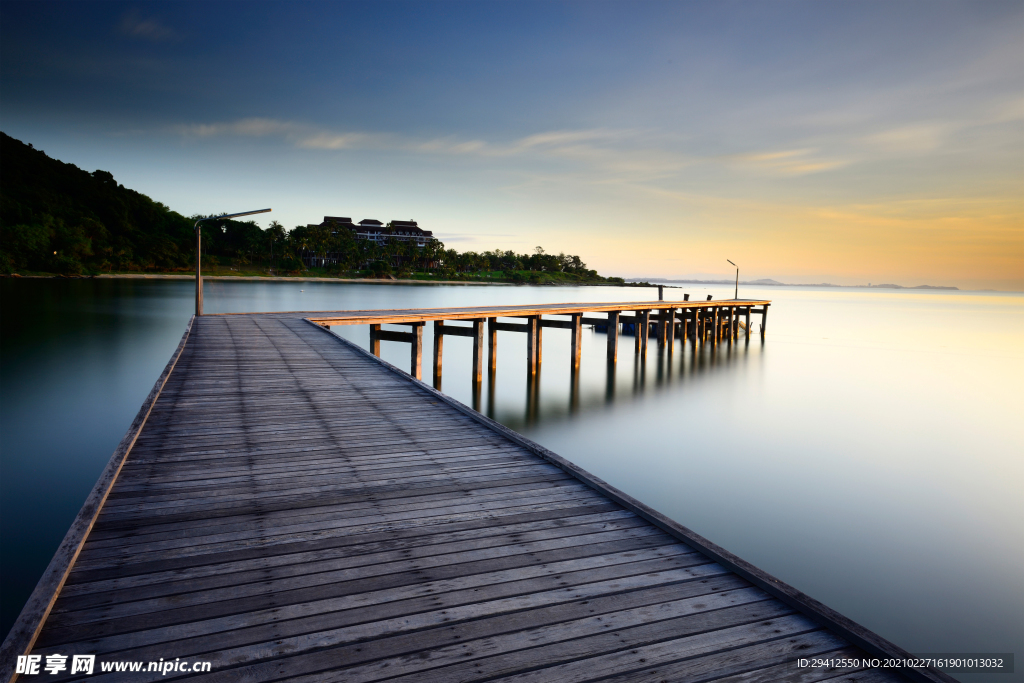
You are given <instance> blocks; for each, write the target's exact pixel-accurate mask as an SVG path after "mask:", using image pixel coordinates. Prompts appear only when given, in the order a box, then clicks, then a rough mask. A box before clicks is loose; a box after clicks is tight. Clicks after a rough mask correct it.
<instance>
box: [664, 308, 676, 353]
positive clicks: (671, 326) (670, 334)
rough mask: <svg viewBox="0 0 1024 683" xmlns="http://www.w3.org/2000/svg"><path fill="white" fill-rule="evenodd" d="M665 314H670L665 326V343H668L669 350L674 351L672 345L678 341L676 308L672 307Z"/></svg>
mask: <svg viewBox="0 0 1024 683" xmlns="http://www.w3.org/2000/svg"><path fill="white" fill-rule="evenodd" d="M665 314H666V315H667V316H668V321H667V322H666V328H665V344H667V345H668V352H669V353H672V346H673V345H675V342H676V309H674V308H670V309H668V311H666V312H665Z"/></svg>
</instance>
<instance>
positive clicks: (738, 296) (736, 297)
mask: <svg viewBox="0 0 1024 683" xmlns="http://www.w3.org/2000/svg"><path fill="white" fill-rule="evenodd" d="M725 260H726V261H729V259H725ZM729 263H732V261H729ZM732 264H733V265H734V266H736V264H735V263H732ZM732 298H733V299H739V298H740V267H739V266H736V293H735V294H733V295H732Z"/></svg>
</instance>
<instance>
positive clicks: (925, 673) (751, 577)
mask: <svg viewBox="0 0 1024 683" xmlns="http://www.w3.org/2000/svg"><path fill="white" fill-rule="evenodd" d="M709 299H710V297H709ZM751 303H761V302H751ZM313 327H314V328H315V326H313ZM315 329H319V328H315ZM335 338H336V339H337V340H338V341H339V343H343V344H345V345H346V346H349V347H350V348H352V349H353V350H354V351H356V352H357V353H364V354H365V353H366V352H364V351H363V350H362V349H360V348H359V347H356V346H354V345H352V344H351V343H350V342H348V341H347V340H344V339H342V338H340V337H337V336H335ZM367 357H370V356H368V355H367ZM370 358H372V357H370ZM376 362H378V363H380V364H381V365H383V366H384V367H389V368H390V367H391V366H390V365H388V364H387V363H385V362H384V361H381V360H376ZM425 389H426V390H427V391H430V389H429V388H425ZM431 393H433V394H434V395H435V397H436V398H437V399H438V400H443V401H445V402H446V403H448V404H449V405H450V406H452V407H453V408H455V409H456V410H459V411H461V412H463V413H464V414H466V415H468V416H470V417H471V418H473V419H474V420H476V421H478V422H480V423H481V424H485V425H487V426H488V427H490V428H491V429H492V430H494V431H495V432H498V433H501V434H504V435H505V436H506V437H508V438H509V439H510V440H512V441H513V442H515V443H518V444H521V445H523V446H524V447H525V448H527V449H529V450H531V451H532V452H534V453H536V454H538V455H540V456H541V457H543V458H545V459H546V460H548V461H549V462H552V463H555V464H557V465H558V466H559V467H561V468H562V469H563V470H564V471H566V472H567V473H569V474H571V475H572V476H575V477H576V478H578V479H580V480H581V481H585V482H587V483H589V484H590V485H591V486H593V487H594V488H595V489H596V490H598V491H601V492H602V493H603V494H604V495H605V496H607V497H608V498H609V499H610V500H613V501H615V502H617V503H619V504H621V505H623V506H624V507H625V508H626V509H628V510H631V511H633V512H635V513H637V514H638V515H639V516H641V517H643V518H644V519H647V520H648V521H650V522H651V523H653V524H654V525H656V526H658V527H660V528H662V529H664V530H665V531H667V532H668V533H670V534H671V535H673V536H674V537H676V538H678V539H680V540H681V541H683V542H684V543H686V544H687V545H690V546H693V547H696V548H698V549H700V550H701V552H703V553H704V554H706V555H708V556H709V557H712V558H713V559H715V560H716V561H717V562H719V563H721V564H723V565H724V566H726V567H729V568H730V569H731V570H732V571H734V572H735V573H736V574H738V575H739V576H741V577H743V578H745V579H747V580H748V581H751V583H753V584H754V585H756V586H758V587H760V588H761V589H762V590H765V591H766V592H768V593H769V594H771V595H773V596H774V597H776V598H777V599H779V600H781V601H783V602H784V603H786V604H788V605H790V606H791V607H794V608H795V609H797V610H799V611H800V612H801V613H803V614H805V615H806V616H808V617H810V618H812V619H814V620H815V621H816V622H818V623H820V624H822V625H825V626H827V628H829V629H830V630H831V631H832V632H833V633H837V634H839V635H840V636H842V637H843V638H845V639H846V640H847V641H849V642H850V643H852V644H854V645H856V646H857V647H860V648H863V649H864V650H865V651H867V652H869V653H871V654H875V655H879V656H883V657H894V658H908V657H909V653H907V652H906V651H904V650H902V649H901V648H899V647H897V646H896V645H894V644H892V643H890V642H889V641H887V640H885V639H884V638H881V637H880V636H878V635H877V634H875V633H873V632H871V631H869V630H868V629H865V628H864V627H863V626H860V625H859V624H857V623H856V622H853V621H852V620H850V619H849V618H847V617H845V616H843V615H841V614H839V613H838V612H836V611H834V610H832V609H830V608H829V607H827V606H826V605H823V604H822V603H820V602H818V601H817V600H814V599H813V598H811V597H810V596H808V595H806V594H804V593H802V592H801V591H799V590H797V589H795V588H793V587H792V586H790V585H788V584H786V583H784V582H782V581H780V580H779V579H777V578H775V577H774V576H771V575H770V574H768V573H767V572H765V571H763V570H761V569H759V568H758V567H755V566H754V565H752V564H750V563H749V562H746V561H745V560H743V559H741V558H739V557H738V556H736V555H734V554H732V553H730V552H729V551H727V550H725V549H724V548H722V547H721V546H718V545H716V544H715V543H713V542H711V541H710V540H708V539H706V538H704V537H703V536H701V535H699V534H697V533H696V532H694V531H692V530H691V529H688V528H686V527H685V526H683V525H681V524H679V523H678V522H676V521H674V520H672V519H670V518H668V517H666V516H665V515H663V514H661V513H659V512H657V511H656V510H654V509H652V508H650V507H649V506H647V505H645V504H644V503H642V502H640V501H638V500H636V499H635V498H633V497H632V496H629V495H628V494H626V493H624V492H622V491H620V490H619V489H617V488H615V487H614V486H612V485H610V484H608V483H607V482H605V481H603V480H601V479H599V478H597V477H595V476H594V475H592V474H590V473H589V472H587V471H586V470H584V469H582V468H580V467H579V466H577V465H575V464H573V463H571V462H569V461H568V460H565V459H564V458H562V457H561V456H559V455H557V454H555V453H553V452H551V451H549V450H548V449H546V448H544V447H543V446H540V445H539V444H537V443H535V442H533V441H531V440H529V439H527V438H526V437H524V436H522V435H521V434H518V433H517V432H515V431H513V430H511V429H508V428H507V427H505V426H504V425H502V424H500V423H498V422H495V421H494V420H491V419H490V418H488V417H486V416H484V415H481V414H479V413H476V412H473V411H470V410H468V409H466V408H465V407H464V406H462V404H460V403H458V402H457V401H454V400H452V399H449V398H447V397H445V396H444V395H442V394H439V393H437V392H431ZM900 673H902V674H903V675H905V676H907V677H908V678H910V679H911V680H914V681H932V682H937V681H941V682H943V683H954V682H955V679H953V678H952V677H950V676H948V675H947V674H945V673H943V672H941V671H939V670H937V669H930V668H921V669H905V670H901V672H900Z"/></svg>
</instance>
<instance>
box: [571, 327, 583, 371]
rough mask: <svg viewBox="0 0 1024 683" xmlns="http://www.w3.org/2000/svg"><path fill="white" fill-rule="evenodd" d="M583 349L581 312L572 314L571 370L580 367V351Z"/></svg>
mask: <svg viewBox="0 0 1024 683" xmlns="http://www.w3.org/2000/svg"><path fill="white" fill-rule="evenodd" d="M582 349H583V314H582V313H573V314H572V358H571V360H570V363H571V367H572V371H573V372H574V373H575V372H576V371H577V370H579V369H580V352H581V351H582Z"/></svg>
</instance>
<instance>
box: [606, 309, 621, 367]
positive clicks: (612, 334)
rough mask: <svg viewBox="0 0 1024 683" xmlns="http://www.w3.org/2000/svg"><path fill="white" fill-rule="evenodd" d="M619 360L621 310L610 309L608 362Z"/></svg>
mask: <svg viewBox="0 0 1024 683" xmlns="http://www.w3.org/2000/svg"><path fill="white" fill-rule="evenodd" d="M618 360H619V312H618V311H608V362H609V363H613V364H614V363H616V362H618Z"/></svg>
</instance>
